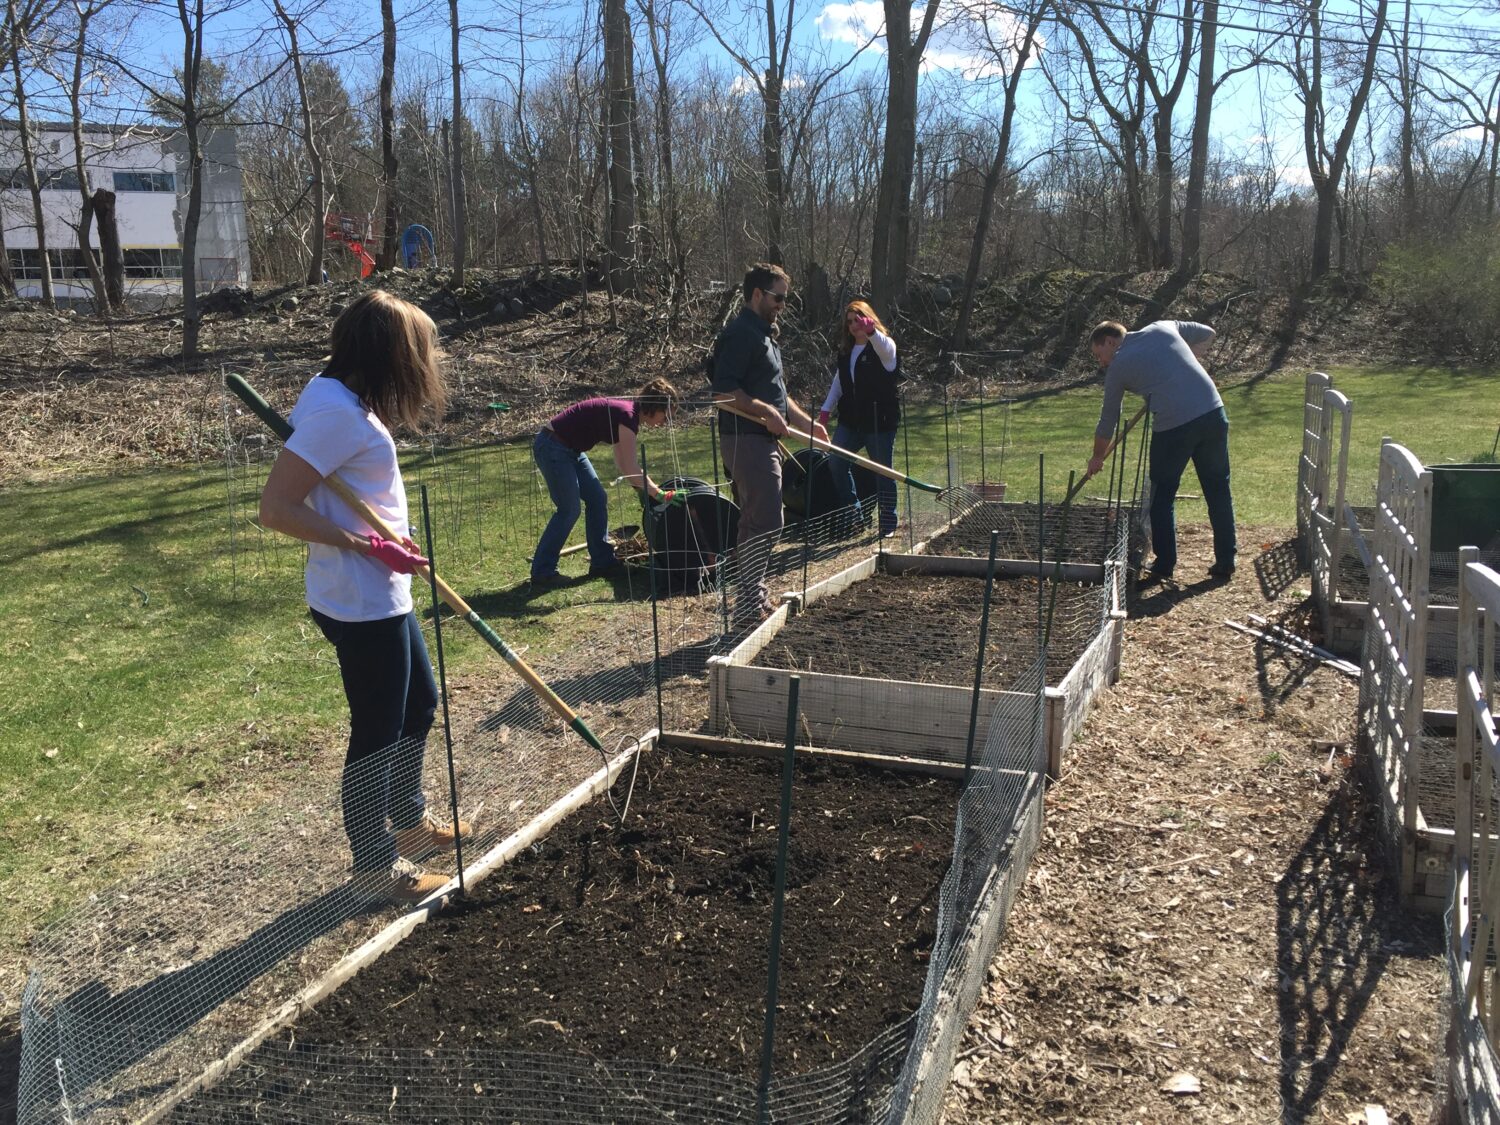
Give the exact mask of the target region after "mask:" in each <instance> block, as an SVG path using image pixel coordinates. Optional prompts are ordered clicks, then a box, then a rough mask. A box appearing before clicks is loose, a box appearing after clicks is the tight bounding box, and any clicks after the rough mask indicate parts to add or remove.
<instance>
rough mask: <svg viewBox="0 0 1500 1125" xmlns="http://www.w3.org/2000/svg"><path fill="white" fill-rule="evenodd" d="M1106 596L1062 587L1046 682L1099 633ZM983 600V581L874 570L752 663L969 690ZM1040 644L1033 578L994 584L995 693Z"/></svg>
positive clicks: (991, 678) (815, 608)
mask: <svg viewBox="0 0 1500 1125" xmlns="http://www.w3.org/2000/svg"><path fill="white" fill-rule="evenodd" d="M1051 591H1052V586H1051V584H1050V583H1048V584H1047V587H1046V590H1045V591H1044V593H1045V596H1046V597H1047V598H1048V599H1049V600H1050V598H1051ZM1103 597H1104V591H1103V590H1102V589H1101V588H1100V587H1098V586H1083V585H1080V584H1077V583H1063V584H1059V585H1058V586H1057V608H1056V610H1055V611H1054V613H1053V619H1052V640H1051V644H1050V645H1049V647H1048V649H1047V680H1048V682H1049V683H1057V682H1058V681H1060V680H1061V679H1062V678H1063V677H1064V676H1066V675H1067V674H1068V670H1069V669H1071V668H1072V667H1073V664H1074V662H1076V661H1077V660H1078V658H1079V657H1080V656H1082V655H1083V651H1084V649H1086V648H1088V645H1089V642H1090V641H1091V640H1093V639H1094V637H1095V635H1096V634H1097V633H1098V629H1099V622H1100V612H1099V606H1100V599H1102V598H1103ZM983 604H984V579H982V578H951V577H943V576H936V575H929V574H903V575H894V574H876V575H874V576H872V577H870V578H867V579H866V580H865V581H863V582H856V583H855V584H854V585H852V586H850V587H849V588H848V589H847V590H845V591H843V592H842V593H840V594H836V595H835V596H833V597H831V598H826V599H824V600H822V601H819V602H815V603H813V605H812V606H811V607H810V608H809V609H808V611H807V612H806V613H802V614H798V615H797V616H795V617H793V618H792V619H791V620H790V621H788V622H787V623H786V625H785V626H784V627H783V628H782V629H781V631H780V632H779V633H777V634H776V637H775V638H774V639H773V640H772V641H771V642H770V643H769V644H768V645H766V647H765V648H764V649H762V650H761V652H760V655H759V656H757V657H756V658H755V663H756V664H757V665H758V666H761V667H766V668H787V669H791V670H793V671H803V670H805V671H809V672H826V673H830V674H835V675H846V676H879V677H882V678H884V679H890V680H906V681H909V682H910V681H914V682H916V683H923V684H972V683H973V682H974V653H975V652H976V650H977V647H978V644H979V623H980V612H981V607H982V606H983ZM1045 611H1046V607H1045V606H1044V607H1043V612H1044V613H1045ZM1036 641H1037V582H1036V579H1034V578H1006V579H1000V578H997V579H996V580H995V590H994V594H993V595H992V596H991V600H990V627H989V637H988V640H987V643H986V644H985V650H986V655H985V672H984V681H985V683H986V684H988V685H990V686H993V687H998V686H1000V685H1001V684H1003V683H1004V682H1006V681H1008V680H1012V679H1014V678H1015V677H1016V676H1017V675H1019V674H1020V673H1021V672H1023V671H1024V670H1025V669H1027V668H1028V667H1030V666H1031V664H1032V662H1033V661H1034V660H1035V659H1036ZM914 654H920V658H918V657H917V656H916V655H914Z"/></svg>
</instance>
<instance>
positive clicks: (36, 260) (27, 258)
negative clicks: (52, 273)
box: [6, 250, 42, 281]
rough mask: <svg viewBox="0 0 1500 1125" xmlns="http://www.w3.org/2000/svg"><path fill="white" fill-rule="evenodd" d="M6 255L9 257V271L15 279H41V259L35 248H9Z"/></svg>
mask: <svg viewBox="0 0 1500 1125" xmlns="http://www.w3.org/2000/svg"><path fill="white" fill-rule="evenodd" d="M6 256H7V257H8V258H9V259H10V272H11V273H13V274H14V275H15V278H16V280H17V281H40V280H41V279H42V259H41V255H40V254H38V253H37V252H36V251H35V250H10V251H8V252H7V254H6Z"/></svg>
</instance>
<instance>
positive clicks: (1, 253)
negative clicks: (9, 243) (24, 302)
mask: <svg viewBox="0 0 1500 1125" xmlns="http://www.w3.org/2000/svg"><path fill="white" fill-rule="evenodd" d="M15 295H16V275H15V274H14V273H12V272H11V268H10V250H9V249H7V248H6V245H5V205H4V204H3V203H0V297H3V298H13V297H14V296H15Z"/></svg>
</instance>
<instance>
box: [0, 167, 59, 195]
mask: <svg viewBox="0 0 1500 1125" xmlns="http://www.w3.org/2000/svg"><path fill="white" fill-rule="evenodd" d="M36 178H37V181H38V182H39V183H40V184H41V185H42V190H43V191H77V190H78V172H77V171H76V170H75V169H73V168H57V169H54V170H53V171H51V172H49V171H47V170H46V169H44V168H39V169H37V173H36ZM0 188H15V189H17V190H21V191H29V190H31V180H30V179H29V178H28V177H27V175H26V169H25V168H7V169H6V170H5V171H3V172H0Z"/></svg>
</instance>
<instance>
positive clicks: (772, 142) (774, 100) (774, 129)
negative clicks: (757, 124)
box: [760, 70, 786, 266]
mask: <svg viewBox="0 0 1500 1125" xmlns="http://www.w3.org/2000/svg"><path fill="white" fill-rule="evenodd" d="M781 90H782V87H781V76H780V75H779V74H777V73H776V72H775V71H774V70H773V71H772V72H771V73H770V74H769V75H767V76H766V85H765V93H764V95H763V96H762V98H761V106H762V110H763V113H762V120H761V128H760V147H761V154H762V157H763V159H764V163H765V188H766V261H768V262H770V263H771V264H772V265H776V266H779V265H784V264H785V262H786V251H785V250H784V249H783V247H782V239H783V238H784V237H785V235H784V231H785V215H786V177H785V175H784V174H783V172H784V164H783V153H784V150H785V146H784V141H785V130H784V127H783V124H782V120H781Z"/></svg>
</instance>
